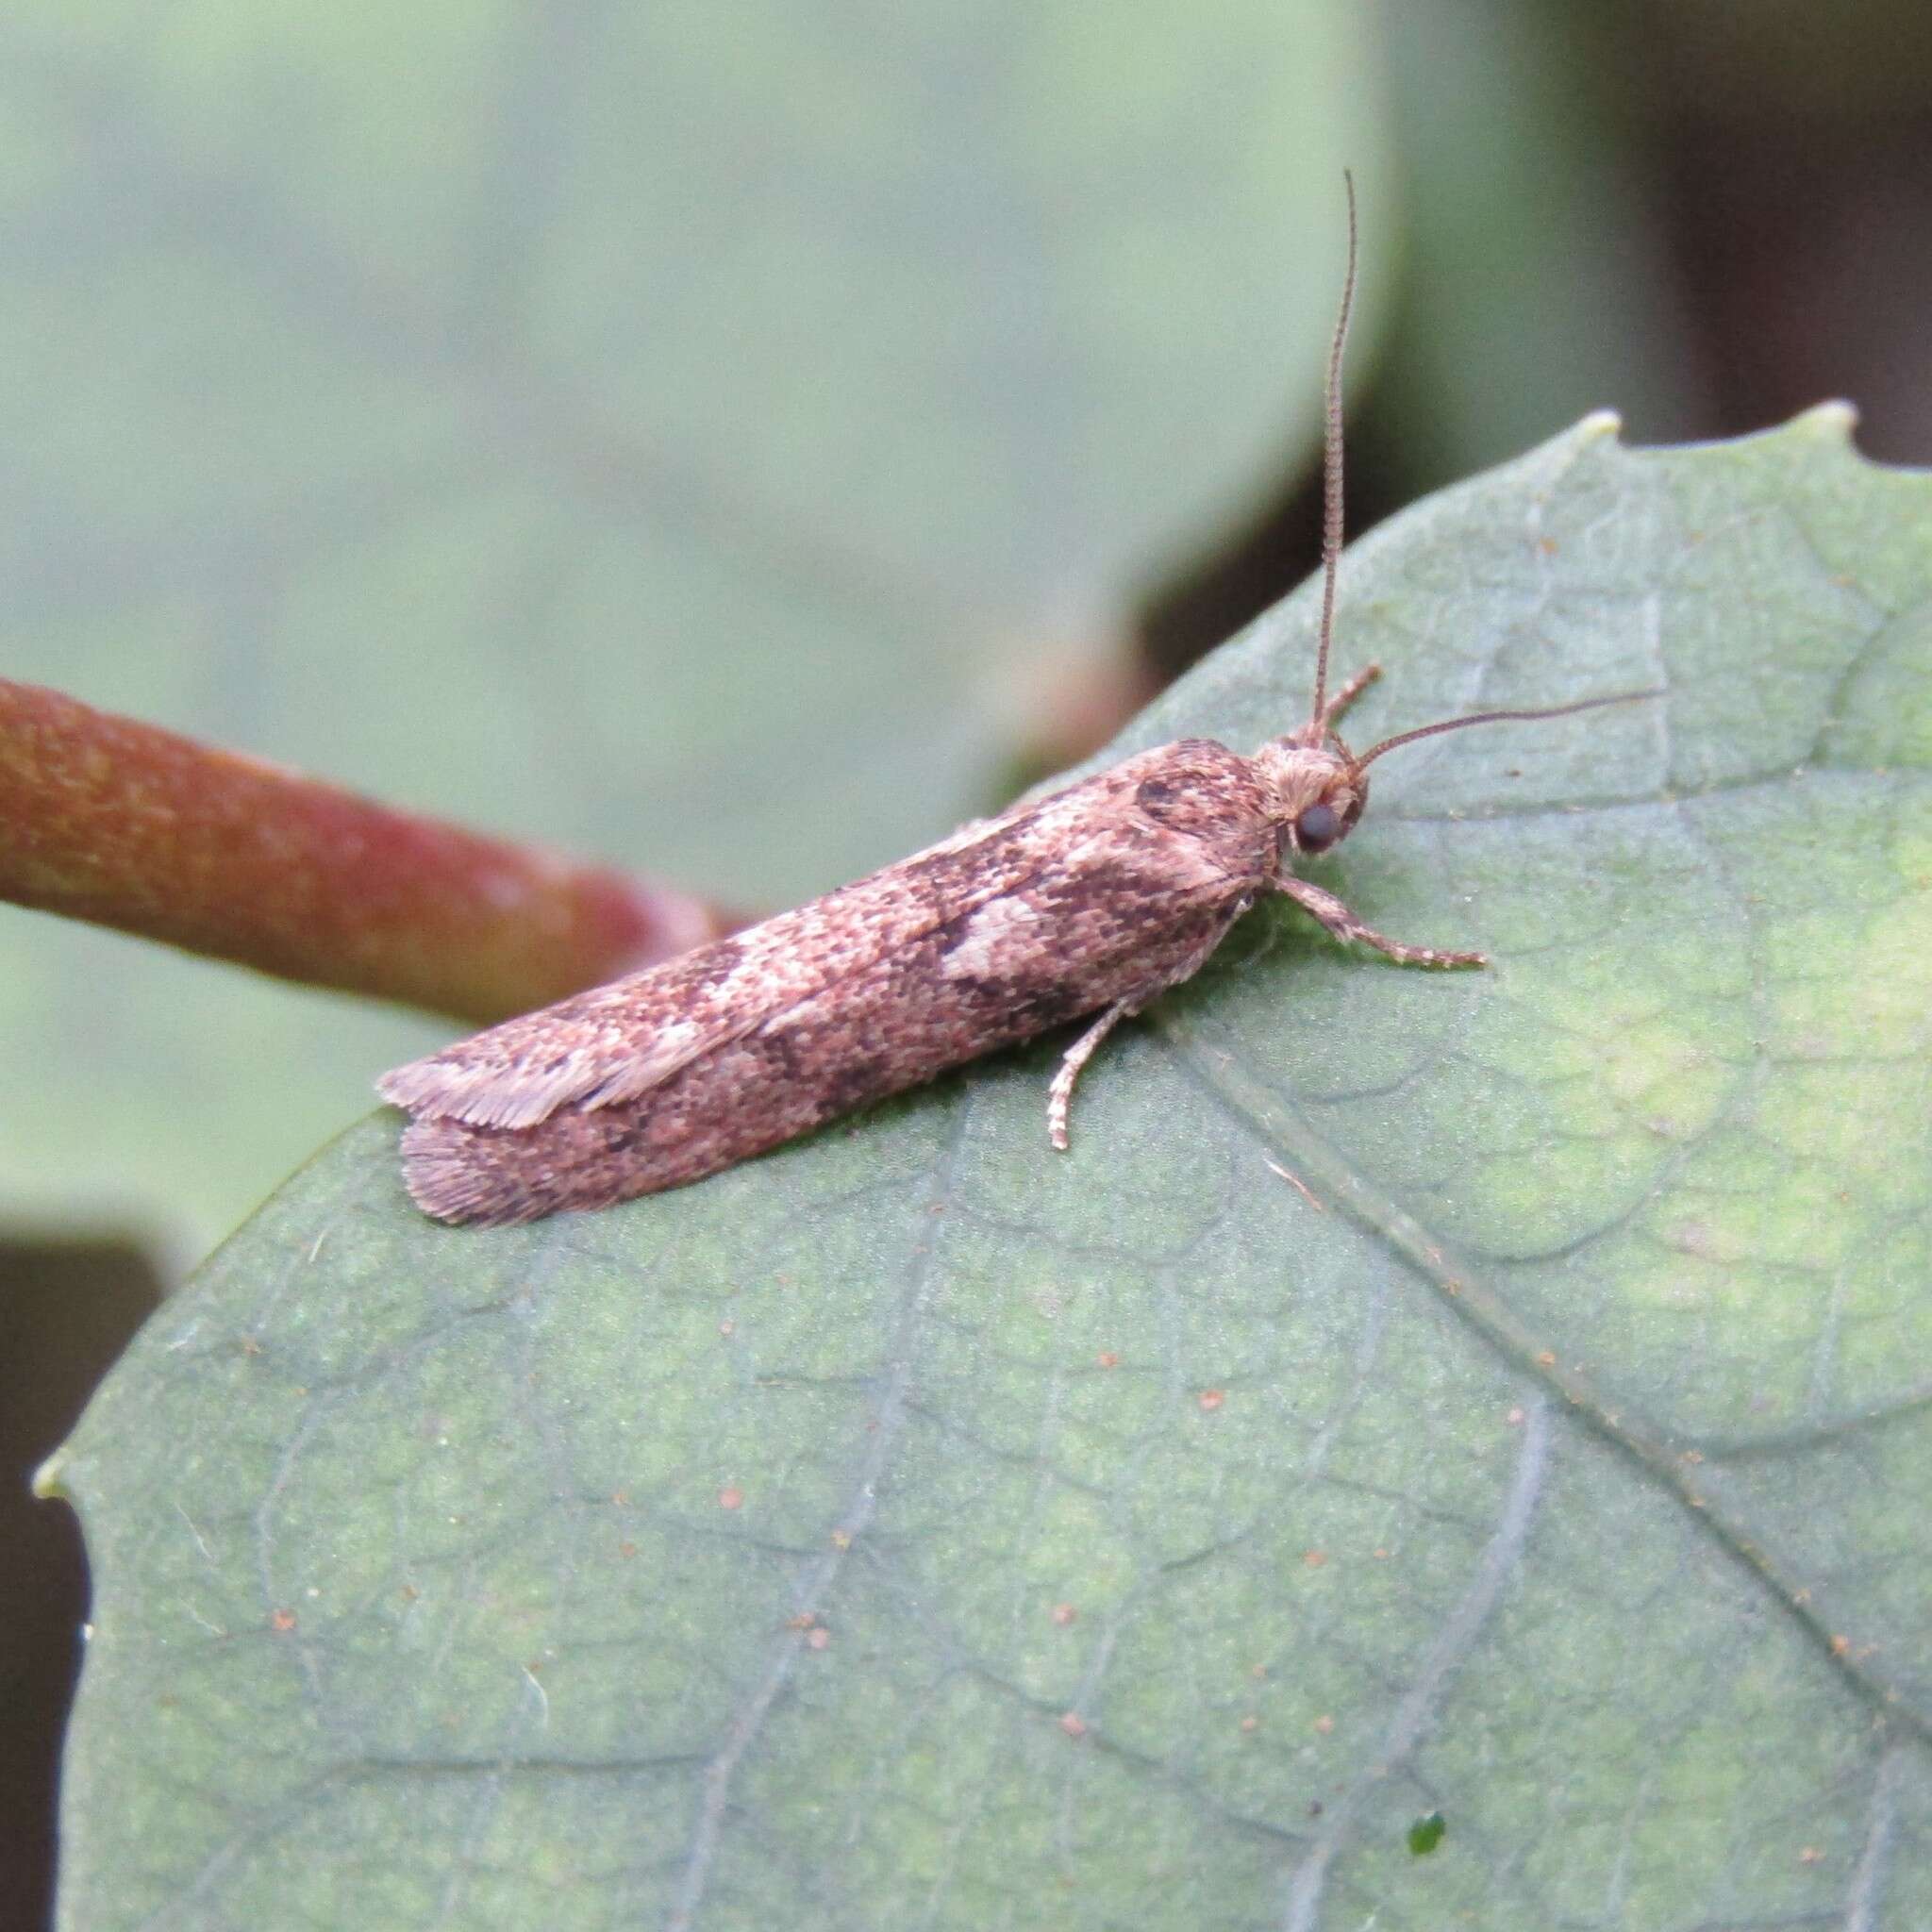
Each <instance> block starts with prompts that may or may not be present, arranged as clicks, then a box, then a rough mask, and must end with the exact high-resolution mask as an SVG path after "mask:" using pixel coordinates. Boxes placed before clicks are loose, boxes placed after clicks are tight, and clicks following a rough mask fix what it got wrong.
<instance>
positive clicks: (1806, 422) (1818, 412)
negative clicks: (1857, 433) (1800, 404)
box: [1787, 397, 1858, 447]
mask: <svg viewBox="0 0 1932 1932" xmlns="http://www.w3.org/2000/svg"><path fill="white" fill-rule="evenodd" d="M1787 426H1788V427H1790V428H1792V429H1797V430H1803V431H1807V432H1808V433H1809V434H1811V435H1814V436H1822V437H1825V438H1827V439H1829V440H1830V441H1833V442H1840V443H1843V444H1845V445H1846V446H1847V447H1849V446H1850V444H1851V441H1852V432H1853V430H1855V429H1856V428H1857V426H1858V406H1857V404H1856V403H1850V402H1846V401H1845V400H1844V399H1843V398H1842V397H1839V398H1836V399H1835V400H1833V401H1830V402H1824V403H1813V404H1812V406H1811V407H1810V408H1808V409H1801V410H1799V412H1798V413H1797V414H1796V415H1795V416H1793V417H1792V418H1791V420H1790V424H1789V425H1787Z"/></svg>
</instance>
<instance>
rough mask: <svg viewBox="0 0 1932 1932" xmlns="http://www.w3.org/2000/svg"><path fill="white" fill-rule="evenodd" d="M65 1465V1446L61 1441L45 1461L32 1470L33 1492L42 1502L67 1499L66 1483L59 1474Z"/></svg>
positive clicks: (64, 1500)
mask: <svg viewBox="0 0 1932 1932" xmlns="http://www.w3.org/2000/svg"><path fill="white" fill-rule="evenodd" d="M66 1467H67V1448H66V1445H65V1444H64V1443H63V1444H62V1445H61V1446H60V1447H59V1448H58V1449H57V1450H55V1452H54V1453H53V1455H51V1456H50V1457H47V1459H46V1461H44V1462H43V1463H42V1464H41V1466H40V1467H39V1468H38V1469H37V1470H35V1471H34V1474H33V1485H32V1487H33V1492H34V1494H35V1496H37V1497H38V1498H39V1499H40V1501H42V1503H65V1502H67V1501H68V1500H69V1497H68V1494H67V1485H66V1484H65V1483H64V1482H62V1481H61V1479H60V1477H61V1474H62V1472H63V1471H64V1470H65V1469H66Z"/></svg>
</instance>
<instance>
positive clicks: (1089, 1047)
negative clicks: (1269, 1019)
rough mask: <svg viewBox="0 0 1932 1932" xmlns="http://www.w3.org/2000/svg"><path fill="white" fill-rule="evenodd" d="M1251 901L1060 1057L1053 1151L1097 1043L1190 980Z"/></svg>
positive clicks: (1050, 1125) (1051, 1114)
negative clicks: (1124, 1022) (1150, 1004)
mask: <svg viewBox="0 0 1932 1932" xmlns="http://www.w3.org/2000/svg"><path fill="white" fill-rule="evenodd" d="M1252 903H1253V902H1252V900H1250V899H1247V898H1242V899H1239V900H1237V901H1236V902H1235V904H1234V905H1232V906H1230V907H1229V908H1228V909H1227V916H1226V917H1225V918H1224V919H1223V920H1222V922H1221V923H1220V924H1218V925H1217V926H1215V928H1214V929H1213V931H1212V932H1210V933H1209V934H1208V937H1207V938H1206V939H1205V940H1203V941H1201V943H1200V944H1199V945H1198V946H1196V947H1195V948H1194V950H1193V951H1192V952H1191V953H1190V954H1189V955H1188V956H1187V958H1184V959H1181V960H1179V961H1177V962H1176V963H1175V965H1174V967H1173V968H1172V970H1171V971H1170V972H1168V973H1167V974H1165V976H1163V977H1162V978H1159V979H1157V980H1155V981H1154V982H1153V984H1152V985H1150V986H1145V987H1142V988H1141V991H1138V992H1136V993H1131V994H1129V995H1128V997H1127V998H1125V999H1124V1000H1116V1001H1115V1002H1114V1004H1113V1005H1112V1006H1110V1007H1108V1009H1107V1010H1106V1011H1105V1012H1104V1013H1102V1014H1101V1015H1100V1017H1099V1018H1098V1019H1097V1020H1095V1021H1094V1023H1093V1024H1092V1025H1091V1026H1090V1027H1088V1029H1087V1030H1086V1032H1084V1033H1083V1034H1081V1036H1080V1037H1079V1039H1078V1040H1076V1041H1074V1043H1073V1045H1072V1046H1070V1047H1068V1049H1067V1050H1066V1052H1065V1053H1064V1054H1063V1055H1062V1056H1061V1057H1060V1064H1059V1071H1058V1073H1057V1074H1055V1075H1054V1076H1053V1085H1052V1087H1050V1088H1049V1089H1048V1090H1047V1096H1046V1133H1047V1139H1048V1140H1050V1141H1052V1142H1053V1144H1054V1146H1055V1148H1056V1149H1057V1150H1058V1152H1060V1153H1061V1154H1064V1153H1065V1152H1066V1151H1067V1116H1068V1114H1069V1113H1070V1112H1071V1110H1072V1108H1073V1105H1074V1087H1075V1086H1076V1085H1077V1084H1078V1081H1079V1078H1080V1069H1081V1068H1082V1067H1084V1066H1085V1065H1086V1064H1087V1062H1088V1061H1089V1060H1091V1058H1093V1056H1094V1054H1095V1052H1097V1051H1098V1049H1099V1046H1100V1042H1101V1041H1103V1040H1105V1039H1106V1038H1107V1036H1108V1034H1109V1033H1111V1032H1112V1031H1113V1029H1114V1028H1115V1027H1116V1026H1118V1025H1119V1024H1121V1022H1122V1021H1123V1020H1131V1019H1132V1018H1133V1017H1134V1015H1135V1014H1136V1013H1138V1012H1139V1011H1140V1010H1141V1008H1142V1007H1144V1006H1146V1005H1147V1003H1148V1002H1149V1001H1150V1000H1154V999H1158V998H1159V996H1160V995H1161V994H1162V993H1164V992H1165V991H1167V990H1168V988H1169V987H1171V986H1178V985H1180V983H1181V982H1182V981H1183V980H1184V979H1191V978H1192V977H1193V976H1194V974H1196V973H1198V972H1199V971H1200V970H1201V968H1202V967H1203V966H1204V965H1205V964H1206V963H1207V961H1208V955H1209V954H1211V953H1212V952H1213V951H1214V949H1215V947H1216V946H1218V945H1219V944H1220V943H1221V942H1222V941H1223V940H1224V939H1225V938H1226V937H1227V929H1228V927H1229V926H1231V925H1232V924H1234V923H1235V921H1236V920H1237V919H1239V918H1240V917H1241V914H1242V913H1243V912H1245V911H1246V910H1247V909H1248V908H1249V906H1250V905H1251V904H1252Z"/></svg>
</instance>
